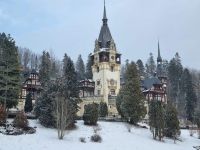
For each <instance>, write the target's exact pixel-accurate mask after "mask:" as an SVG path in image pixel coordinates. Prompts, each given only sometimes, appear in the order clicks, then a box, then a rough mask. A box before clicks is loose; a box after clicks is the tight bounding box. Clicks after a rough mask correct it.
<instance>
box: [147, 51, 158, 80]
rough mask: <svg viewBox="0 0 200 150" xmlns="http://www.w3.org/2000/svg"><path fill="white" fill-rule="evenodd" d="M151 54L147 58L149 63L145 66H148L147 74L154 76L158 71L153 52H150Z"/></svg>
mask: <svg viewBox="0 0 200 150" xmlns="http://www.w3.org/2000/svg"><path fill="white" fill-rule="evenodd" d="M149 55H150V56H149V58H148V60H147V63H146V65H145V67H146V73H147V76H148V77H151V76H154V73H155V71H156V64H155V61H154V57H153V54H152V53H150V54H149Z"/></svg>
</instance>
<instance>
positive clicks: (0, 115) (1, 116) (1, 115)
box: [0, 105, 6, 126]
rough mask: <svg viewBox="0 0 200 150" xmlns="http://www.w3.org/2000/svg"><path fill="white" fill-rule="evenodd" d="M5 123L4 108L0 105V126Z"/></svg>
mask: <svg viewBox="0 0 200 150" xmlns="http://www.w3.org/2000/svg"><path fill="white" fill-rule="evenodd" d="M5 123H6V110H5V109H4V107H3V105H0V126H1V125H3V124H5Z"/></svg>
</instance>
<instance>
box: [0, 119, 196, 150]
mask: <svg viewBox="0 0 200 150" xmlns="http://www.w3.org/2000/svg"><path fill="white" fill-rule="evenodd" d="M98 124H99V126H100V128H101V130H100V131H99V134H100V135H101V137H102V139H103V141H102V142H101V143H93V142H91V141H90V137H91V135H93V134H94V130H93V127H90V126H85V125H83V121H78V123H77V129H76V130H73V131H70V132H66V135H65V137H64V140H58V138H57V131H56V130H55V129H47V128H44V127H42V126H41V125H39V123H38V122H37V121H36V120H32V121H30V125H31V126H37V132H36V134H33V135H20V136H6V135H2V134H0V150H12V149H14V150H158V149H159V150H194V148H193V146H198V145H200V140H199V139H197V138H196V137H190V136H189V132H188V130H182V131H181V139H182V140H183V141H182V142H180V141H179V142H177V143H176V144H174V143H173V140H170V139H165V140H164V142H159V141H155V140H153V139H152V135H151V133H150V131H149V130H148V129H142V128H135V127H134V128H132V131H131V132H128V130H127V126H126V125H125V123H117V122H98ZM80 137H85V138H86V143H81V142H80V141H79V138H80Z"/></svg>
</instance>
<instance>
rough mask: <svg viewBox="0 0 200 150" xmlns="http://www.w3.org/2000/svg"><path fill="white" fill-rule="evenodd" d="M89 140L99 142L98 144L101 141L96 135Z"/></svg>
mask: <svg viewBox="0 0 200 150" xmlns="http://www.w3.org/2000/svg"><path fill="white" fill-rule="evenodd" d="M90 139H91V141H92V142H99V143H101V141H102V138H101V136H100V135H98V134H94V135H93V136H91V138H90Z"/></svg>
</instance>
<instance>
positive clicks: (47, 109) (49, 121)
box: [35, 81, 56, 128]
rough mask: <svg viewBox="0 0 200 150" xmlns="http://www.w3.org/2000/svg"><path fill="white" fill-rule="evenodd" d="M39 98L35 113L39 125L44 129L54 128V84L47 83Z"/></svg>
mask: <svg viewBox="0 0 200 150" xmlns="http://www.w3.org/2000/svg"><path fill="white" fill-rule="evenodd" d="M46 85H47V86H46V87H44V88H43V91H42V92H41V96H40V97H39V98H38V100H37V103H36V107H35V113H36V116H37V117H38V119H39V121H40V123H41V124H42V125H43V126H45V127H50V128H52V127H56V115H55V93H54V92H55V91H56V88H55V83H53V82H50V81H49V82H47V83H46Z"/></svg>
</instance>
